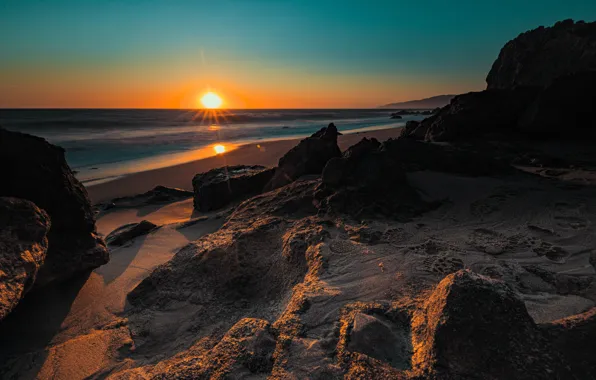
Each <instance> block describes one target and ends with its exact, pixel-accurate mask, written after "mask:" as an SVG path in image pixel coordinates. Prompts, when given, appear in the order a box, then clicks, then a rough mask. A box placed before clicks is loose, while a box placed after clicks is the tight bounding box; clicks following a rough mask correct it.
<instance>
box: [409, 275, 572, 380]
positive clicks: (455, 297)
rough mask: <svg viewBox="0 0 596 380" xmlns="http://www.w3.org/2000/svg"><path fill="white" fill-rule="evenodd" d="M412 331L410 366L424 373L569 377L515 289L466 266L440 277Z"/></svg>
mask: <svg viewBox="0 0 596 380" xmlns="http://www.w3.org/2000/svg"><path fill="white" fill-rule="evenodd" d="M412 331H413V345H414V355H413V357H412V363H413V367H414V369H415V371H416V372H417V373H418V374H419V375H421V376H422V377H425V378H426V377H432V378H484V379H542V378H570V377H571V373H570V372H569V368H568V366H567V365H566V363H565V362H564V360H563V359H562V358H561V357H560V355H559V353H558V352H557V351H556V350H554V349H553V347H552V345H551V344H550V342H549V340H548V339H547V338H546V336H545V335H544V334H543V333H542V332H541V331H540V329H539V328H538V326H536V324H535V323H534V321H533V320H532V318H531V317H530V315H529V314H528V312H527V310H526V307H525V305H524V303H523V301H521V300H520V299H518V298H517V297H516V295H515V293H514V292H513V290H511V289H510V288H509V287H508V286H507V285H506V284H505V283H503V282H500V281H497V280H492V279H489V278H487V277H483V276H480V275H477V274H475V273H473V272H470V271H468V270H460V271H458V272H456V273H453V274H451V275H448V276H447V277H445V278H444V279H443V280H442V281H441V282H440V283H439V285H438V286H437V287H436V289H435V290H434V292H433V293H432V294H431V295H430V297H428V298H427V300H426V302H425V303H424V306H423V308H422V309H421V310H420V311H419V312H418V313H417V315H416V316H415V317H414V320H413V325H412Z"/></svg>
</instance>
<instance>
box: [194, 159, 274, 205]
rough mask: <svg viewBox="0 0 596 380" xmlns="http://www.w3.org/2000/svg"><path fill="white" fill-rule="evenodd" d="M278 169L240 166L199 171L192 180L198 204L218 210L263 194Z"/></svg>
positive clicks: (196, 203) (195, 199)
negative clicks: (231, 203) (234, 202)
mask: <svg viewBox="0 0 596 380" xmlns="http://www.w3.org/2000/svg"><path fill="white" fill-rule="evenodd" d="M273 173H274V169H268V168H265V167H264V166H259V165H253V166H245V165H237V166H227V167H223V168H217V169H212V170H209V171H208V172H206V173H201V174H197V175H196V176H195V177H194V178H193V180H192V187H193V189H194V207H195V209H197V210H199V211H211V210H217V209H219V208H222V207H224V206H226V205H227V204H229V203H230V202H233V201H237V200H241V199H244V198H246V197H248V196H252V195H256V194H259V193H260V192H261V191H262V190H263V188H264V187H265V185H266V184H267V183H268V182H269V180H270V179H271V177H272V176H273Z"/></svg>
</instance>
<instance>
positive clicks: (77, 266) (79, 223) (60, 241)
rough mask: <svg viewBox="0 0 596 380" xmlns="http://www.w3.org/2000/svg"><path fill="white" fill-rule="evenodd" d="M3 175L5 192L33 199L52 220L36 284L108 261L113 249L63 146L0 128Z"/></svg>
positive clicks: (0, 187) (2, 193)
mask: <svg viewBox="0 0 596 380" xmlns="http://www.w3.org/2000/svg"><path fill="white" fill-rule="evenodd" d="M0 178H2V182H1V184H0V196H10V197H18V198H23V199H27V200H29V201H32V202H34V203H35V204H36V205H37V206H38V207H39V208H41V209H43V210H45V211H46V212H47V213H48V215H49V216H50V219H51V221H52V229H51V230H50V232H49V234H48V242H49V249H48V252H47V255H46V261H45V264H44V265H43V267H42V268H41V269H40V271H39V273H38V276H37V280H36V282H35V286H42V285H44V284H47V283H49V282H51V281H55V280H56V281H61V280H65V279H67V278H70V277H72V276H73V275H75V274H76V273H80V272H83V271H87V270H90V269H93V268H96V267H98V266H100V265H103V264H105V263H107V262H108V260H109V252H108V250H107V248H106V246H105V244H104V242H103V240H102V239H101V238H100V237H99V236H98V235H97V233H96V228H95V217H94V213H93V211H92V209H91V205H90V204H89V198H88V196H87V191H86V190H85V187H83V185H82V184H81V183H80V182H79V181H78V180H77V179H76V178H75V177H74V175H73V174H72V171H71V170H70V167H69V166H68V164H67V163H66V160H65V158H64V150H63V149H62V148H59V147H57V146H54V145H52V144H49V143H48V142H47V141H45V140H44V139H42V138H39V137H35V136H31V135H27V134H23V133H18V132H11V131H7V130H5V129H1V128H0Z"/></svg>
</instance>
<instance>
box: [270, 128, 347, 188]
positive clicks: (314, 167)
mask: <svg viewBox="0 0 596 380" xmlns="http://www.w3.org/2000/svg"><path fill="white" fill-rule="evenodd" d="M339 135H341V133H339V132H338V131H337V128H336V127H335V125H334V124H333V123H331V124H329V126H327V127H325V128H321V129H320V130H319V131H318V132H316V133H314V134H313V135H312V136H310V137H308V138H305V139H304V140H302V141H300V143H299V144H298V145H296V146H295V147H294V148H292V149H291V150H290V151H289V152H288V153H286V154H285V155H284V156H283V157H282V158H280V159H279V164H278V166H277V168H276V169H275V174H274V175H273V178H272V179H271V181H269V183H268V184H267V186H266V187H265V190H267V191H268V190H273V189H277V188H278V187H282V186H285V185H287V184H288V183H290V182H293V181H295V180H296V179H298V178H300V177H301V176H303V175H308V174H321V173H322V172H323V168H324V167H325V165H326V164H327V161H329V160H330V159H332V158H333V157H340V156H341V150H340V149H339V146H337V136H339Z"/></svg>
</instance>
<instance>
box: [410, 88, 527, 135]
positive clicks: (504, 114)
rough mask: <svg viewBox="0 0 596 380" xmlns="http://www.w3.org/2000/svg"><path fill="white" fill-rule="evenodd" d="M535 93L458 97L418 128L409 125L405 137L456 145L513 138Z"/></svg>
mask: <svg viewBox="0 0 596 380" xmlns="http://www.w3.org/2000/svg"><path fill="white" fill-rule="evenodd" d="M537 93H538V90H537V89H535V88H524V89H516V90H490V91H482V92H471V93H468V94H464V95H459V96H456V97H454V98H453V99H452V100H451V103H450V104H449V105H448V106H447V107H444V108H443V109H441V110H440V111H439V112H438V113H437V114H435V115H433V116H431V117H429V118H427V119H425V120H423V121H422V122H420V123H419V124H414V123H411V124H410V125H409V126H408V125H407V126H406V130H405V131H404V132H403V136H404V137H409V138H413V139H416V140H427V141H457V140H470V139H474V138H478V137H480V136H482V137H492V138H508V139H510V138H513V137H514V136H511V134H512V133H515V132H516V130H517V125H518V120H519V119H520V117H521V115H522V114H523V112H524V111H525V110H526V109H527V108H528V106H529V105H530V103H531V102H532V101H533V100H534V99H535V98H536V96H537Z"/></svg>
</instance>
